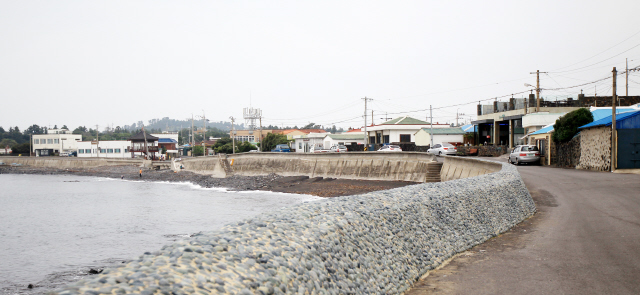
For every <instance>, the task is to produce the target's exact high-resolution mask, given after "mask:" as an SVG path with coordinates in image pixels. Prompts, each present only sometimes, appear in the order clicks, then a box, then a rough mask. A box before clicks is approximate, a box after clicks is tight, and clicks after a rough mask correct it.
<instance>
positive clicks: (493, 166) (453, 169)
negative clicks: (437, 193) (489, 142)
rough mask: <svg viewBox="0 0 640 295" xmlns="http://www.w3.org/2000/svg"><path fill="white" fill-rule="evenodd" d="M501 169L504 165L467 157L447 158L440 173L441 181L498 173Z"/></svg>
mask: <svg viewBox="0 0 640 295" xmlns="http://www.w3.org/2000/svg"><path fill="white" fill-rule="evenodd" d="M501 169H502V164H500V163H498V162H490V161H482V160H478V159H474V158H467V157H464V158H462V157H446V158H445V160H444V164H443V165H442V170H441V171H440V179H441V180H442V181H449V180H454V179H462V178H468V177H475V176H479V175H483V174H489V173H494V172H498V171H500V170H501Z"/></svg>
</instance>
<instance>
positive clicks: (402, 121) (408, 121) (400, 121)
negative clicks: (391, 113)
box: [381, 116, 429, 125]
mask: <svg viewBox="0 0 640 295" xmlns="http://www.w3.org/2000/svg"><path fill="white" fill-rule="evenodd" d="M427 124H429V122H425V121H422V120H418V119H415V118H411V117H409V116H404V117H400V118H395V119H393V120H389V121H387V122H384V123H382V124H381V125H427Z"/></svg>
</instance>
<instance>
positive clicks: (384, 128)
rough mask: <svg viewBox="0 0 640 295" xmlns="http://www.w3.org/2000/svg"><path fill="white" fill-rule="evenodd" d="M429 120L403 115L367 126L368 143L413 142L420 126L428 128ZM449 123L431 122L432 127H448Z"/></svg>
mask: <svg viewBox="0 0 640 295" xmlns="http://www.w3.org/2000/svg"><path fill="white" fill-rule="evenodd" d="M430 127H431V124H429V122H425V121H421V120H418V119H414V118H411V117H409V116H404V117H400V118H396V119H393V120H390V121H387V122H384V123H382V124H380V125H373V126H370V127H367V134H368V135H369V143H378V144H382V143H392V142H415V134H416V132H418V131H419V130H420V129H422V128H430ZM448 127H450V126H449V124H438V123H435V124H433V128H448Z"/></svg>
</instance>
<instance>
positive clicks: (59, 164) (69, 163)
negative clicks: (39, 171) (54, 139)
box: [0, 157, 143, 169]
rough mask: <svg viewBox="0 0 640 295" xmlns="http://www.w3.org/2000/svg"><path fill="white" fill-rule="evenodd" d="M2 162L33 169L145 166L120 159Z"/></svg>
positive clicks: (7, 159) (19, 159)
mask: <svg viewBox="0 0 640 295" xmlns="http://www.w3.org/2000/svg"><path fill="white" fill-rule="evenodd" d="M0 162H4V163H5V164H7V165H11V164H14V163H15V164H20V165H28V166H32V167H47V168H59V169H67V168H91V167H99V166H122V165H133V166H139V165H142V164H143V160H140V159H118V158H99V159H98V158H75V157H64V158H60V157H1V158H0Z"/></svg>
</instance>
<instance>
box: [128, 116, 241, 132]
mask: <svg viewBox="0 0 640 295" xmlns="http://www.w3.org/2000/svg"><path fill="white" fill-rule="evenodd" d="M142 123H143V122H142V121H138V122H137V123H133V124H131V125H124V129H127V130H136V129H140V127H141V126H142ZM193 126H194V127H197V128H201V127H202V119H200V120H195V119H194V120H193ZM144 127H145V128H147V129H160V130H162V131H179V130H180V129H181V128H189V127H191V120H176V119H170V118H169V117H164V118H162V119H151V120H149V122H147V123H145V124H144ZM207 127H215V128H218V129H220V130H223V131H228V130H231V122H225V121H218V122H211V121H209V122H207ZM235 128H236V130H243V129H245V127H244V124H243V123H241V124H235Z"/></svg>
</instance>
